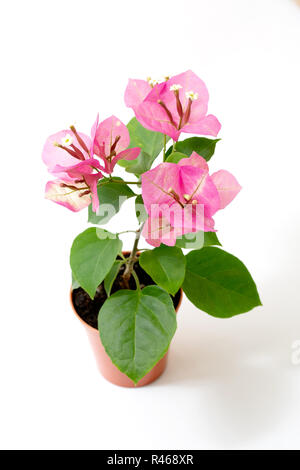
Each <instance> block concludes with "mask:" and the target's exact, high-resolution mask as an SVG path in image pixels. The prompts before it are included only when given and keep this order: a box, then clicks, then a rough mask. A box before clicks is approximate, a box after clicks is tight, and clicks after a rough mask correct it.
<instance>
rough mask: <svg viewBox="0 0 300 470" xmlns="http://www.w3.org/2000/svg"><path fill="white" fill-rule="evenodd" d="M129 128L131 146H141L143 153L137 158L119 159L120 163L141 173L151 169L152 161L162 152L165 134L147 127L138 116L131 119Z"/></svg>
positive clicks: (128, 169) (129, 170)
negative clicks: (140, 121)
mask: <svg viewBox="0 0 300 470" xmlns="http://www.w3.org/2000/svg"><path fill="white" fill-rule="evenodd" d="M127 128H128V131H129V135H130V148H132V147H140V148H141V153H140V155H139V156H138V158H136V159H135V160H119V162H118V164H119V165H121V166H122V167H124V168H125V170H126V171H127V172H129V173H134V174H136V175H141V174H142V173H144V172H145V171H148V170H150V168H151V166H152V163H153V162H154V160H155V159H156V157H158V155H159V154H160V152H161V150H162V148H163V146H164V135H163V134H161V133H160V132H153V131H149V130H148V129H145V128H144V127H143V126H142V125H141V124H140V123H139V122H138V120H137V119H136V118H133V119H131V121H130V122H129V123H128V124H127ZM167 140H169V137H167Z"/></svg>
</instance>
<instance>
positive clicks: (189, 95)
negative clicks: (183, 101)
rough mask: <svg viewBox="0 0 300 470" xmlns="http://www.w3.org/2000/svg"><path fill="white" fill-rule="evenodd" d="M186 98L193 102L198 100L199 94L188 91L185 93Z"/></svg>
mask: <svg viewBox="0 0 300 470" xmlns="http://www.w3.org/2000/svg"><path fill="white" fill-rule="evenodd" d="M185 96H186V97H187V99H189V100H192V101H195V100H197V99H198V96H199V95H198V93H194V92H193V91H187V92H186V93H185Z"/></svg>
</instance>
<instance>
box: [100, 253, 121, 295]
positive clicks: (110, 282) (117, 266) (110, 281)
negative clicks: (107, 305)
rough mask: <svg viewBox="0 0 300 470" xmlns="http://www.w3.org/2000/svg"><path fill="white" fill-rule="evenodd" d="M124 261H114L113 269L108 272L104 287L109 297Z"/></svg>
mask: <svg viewBox="0 0 300 470" xmlns="http://www.w3.org/2000/svg"><path fill="white" fill-rule="evenodd" d="M122 263H123V261H121V260H117V261H115V262H114V264H113V265H112V267H111V270H110V271H109V273H108V274H107V276H106V278H105V279H104V289H105V292H106V294H107V297H109V296H110V291H111V288H112V286H113V283H114V282H115V280H116V277H117V275H118V272H119V271H120V267H121V265H122Z"/></svg>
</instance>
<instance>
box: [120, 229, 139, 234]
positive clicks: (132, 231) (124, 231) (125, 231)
mask: <svg viewBox="0 0 300 470" xmlns="http://www.w3.org/2000/svg"><path fill="white" fill-rule="evenodd" d="M123 233H136V231H135V230H123V232H118V235H122V234H123Z"/></svg>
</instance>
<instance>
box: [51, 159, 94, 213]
mask: <svg viewBox="0 0 300 470" xmlns="http://www.w3.org/2000/svg"><path fill="white" fill-rule="evenodd" d="M99 168H100V164H99V162H98V160H96V159H94V158H89V159H88V160H85V161H82V162H80V163H77V164H76V165H73V166H70V167H68V168H66V167H62V166H60V165H56V167H55V168H54V171H55V172H56V174H62V175H63V178H61V179H60V180H56V181H54V182H49V183H47V186H46V199H51V200H52V201H54V202H56V203H58V204H61V205H63V206H65V207H67V208H68V209H70V210H73V211H75V212H77V211H78V210H81V209H83V208H84V207H86V206H87V205H89V204H90V203H91V200H92V205H93V211H94V212H97V210H98V208H99V199H98V192H97V183H98V181H99V179H101V178H102V177H103V175H102V173H101V172H100V171H99ZM96 169H98V171H97V172H96V173H94V170H96ZM82 200H83V201H82Z"/></svg>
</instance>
